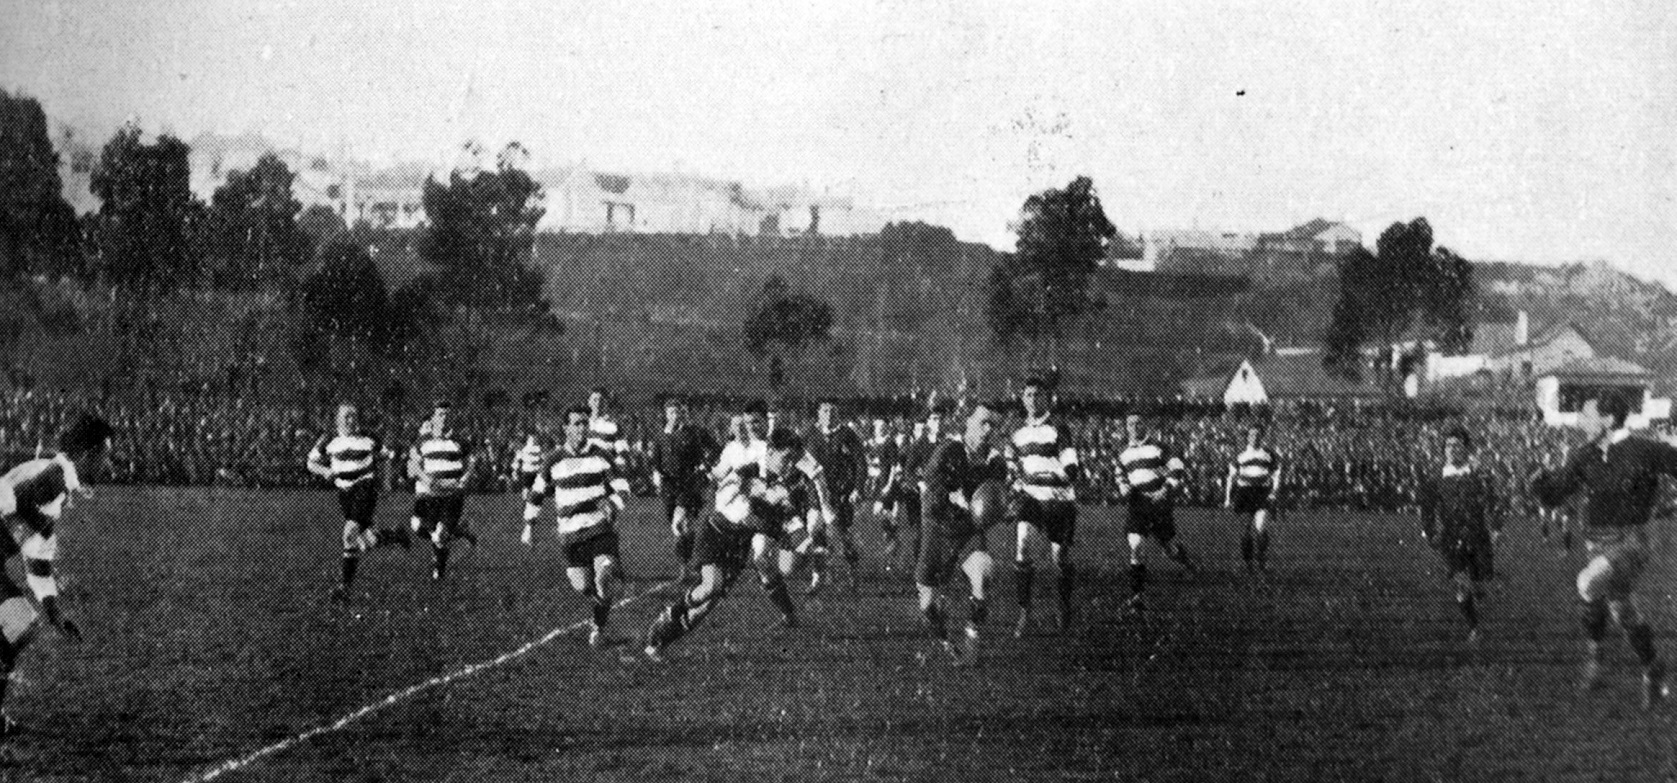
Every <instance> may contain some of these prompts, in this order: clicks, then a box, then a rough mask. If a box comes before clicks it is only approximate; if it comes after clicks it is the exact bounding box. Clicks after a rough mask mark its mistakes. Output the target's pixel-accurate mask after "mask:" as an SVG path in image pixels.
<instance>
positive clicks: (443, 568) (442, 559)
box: [431, 544, 448, 579]
mask: <svg viewBox="0 0 1677 783" xmlns="http://www.w3.org/2000/svg"><path fill="white" fill-rule="evenodd" d="M431 555H432V556H433V558H435V560H436V574H435V575H436V577H437V578H438V579H441V578H443V577H444V576H446V575H448V547H446V546H438V545H436V544H432V545H431Z"/></svg>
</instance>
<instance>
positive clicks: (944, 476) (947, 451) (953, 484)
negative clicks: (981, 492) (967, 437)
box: [921, 440, 1008, 520]
mask: <svg viewBox="0 0 1677 783" xmlns="http://www.w3.org/2000/svg"><path fill="white" fill-rule="evenodd" d="M1007 475H1008V470H1007V460H1006V459H1005V458H1004V457H1003V456H1002V455H1001V454H999V453H997V452H994V451H991V452H990V453H989V454H988V455H986V456H984V457H983V458H981V459H974V458H973V456H972V455H970V454H968V453H967V446H966V444H965V443H962V442H960V441H955V440H946V441H944V442H942V443H939V444H938V445H937V448H935V449H933V450H932V453H931V455H930V456H929V457H928V458H927V460H926V464H925V469H924V474H923V476H924V479H925V482H926V491H925V493H924V494H923V495H922V500H921V514H922V515H923V516H924V517H926V518H927V519H938V520H948V519H950V518H952V516H953V515H954V512H955V509H956V508H958V507H957V506H956V505H955V502H954V500H953V498H952V497H951V496H952V495H953V494H954V493H956V492H959V493H961V495H962V496H963V497H964V498H965V499H967V500H971V499H972V493H973V492H974V491H975V490H977V489H978V488H979V487H980V486H981V485H983V484H984V482H986V481H1005V480H1007Z"/></svg>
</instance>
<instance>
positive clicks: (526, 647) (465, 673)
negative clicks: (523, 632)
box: [184, 581, 675, 783]
mask: <svg viewBox="0 0 1677 783" xmlns="http://www.w3.org/2000/svg"><path fill="white" fill-rule="evenodd" d="M673 584H675V582H673V581H670V582H664V583H663V584H660V585H656V586H653V587H650V588H647V589H646V590H644V591H642V592H640V593H637V594H635V595H632V596H629V597H628V598H625V599H623V600H621V601H618V602H617V603H616V604H613V608H616V607H622V606H628V605H629V604H632V603H635V602H636V601H639V600H641V599H642V598H645V597H647V596H649V595H652V594H653V593H656V592H658V591H660V590H663V589H664V588H666V587H669V586H670V585H673ZM591 622H593V621H592V620H578V621H576V622H574V623H571V624H570V625H567V626H564V627H562V628H555V629H553V630H551V631H548V632H547V633H546V634H545V635H543V636H541V637H539V638H536V639H533V640H531V641H528V642H525V643H524V644H523V646H521V647H518V648H516V649H513V650H512V651H511V652H506V653H503V654H501V655H500V656H499V657H496V658H491V659H489V660H487V661H479V662H478V663H474V664H471V665H468V666H464V667H462V668H460V669H456V670H454V671H452V672H449V673H448V674H443V675H438V676H436V677H432V678H431V679H429V680H426V681H424V682H422V683H419V684H418V685H410V686H408V687H406V688H403V689H401V690H399V691H396V692H395V693H392V694H390V695H389V696H386V697H384V698H382V699H379V700H378V701H375V702H373V703H372V704H368V705H366V706H365V707H362V708H360V709H358V710H356V711H354V712H351V713H349V714H347V715H345V716H343V717H341V718H339V719H337V720H335V721H332V722H331V723H327V724H324V725H320V726H316V727H314V728H312V729H309V730H308V731H305V732H303V733H301V734H298V735H296V736H294V737H290V738H287V739H283V740H280V741H279V742H276V743H274V744H272V745H269V746H267V747H265V748H262V749H261V750H257V751H254V752H252V753H250V754H248V755H245V756H240V757H239V758H236V759H232V760H230V761H225V762H222V764H221V765H220V766H217V767H216V768H214V769H212V770H210V771H208V772H203V773H200V774H197V775H193V776H192V777H189V778H187V779H186V780H185V781H184V783H206V782H207V781H211V780H215V779H216V778H219V777H221V776H222V775H225V774H227V773H229V772H237V771H239V770H241V769H244V768H245V767H248V766H250V765H251V764H254V763H256V762H258V761H261V760H262V759H264V758H266V757H268V756H272V755H274V754H275V753H282V752H284V751H287V750H290V749H291V748H294V747H296V746H297V745H300V744H302V743H304V742H308V741H309V740H311V739H314V738H315V737H318V736H320V735H322V734H330V733H332V732H334V731H338V730H340V729H342V728H344V727H345V726H348V725H349V724H351V723H354V722H356V721H358V720H360V719H362V718H365V717H367V716H368V715H371V714H373V713H375V712H378V711H379V710H382V709H384V708H386V707H389V706H392V705H394V704H396V703H398V702H400V701H402V700H404V699H406V698H408V697H409V696H412V695H414V694H416V693H420V692H423V691H428V690H430V689H432V688H437V687H441V686H443V685H447V684H449V683H451V682H454V681H455V680H461V679H465V678H467V677H470V676H472V675H474V674H477V673H478V672H481V671H483V670H485V669H493V668H495V667H497V666H500V665H502V664H505V663H507V662H509V661H512V660H515V659H517V658H521V657H523V656H524V655H526V654H528V653H529V652H530V651H531V650H534V649H536V648H537V647H541V646H542V645H545V644H547V643H549V642H551V641H553V640H554V639H557V638H559V637H561V636H564V635H565V634H568V633H570V632H572V631H577V630H581V629H582V628H583V626H586V625H588V624H589V623H591Z"/></svg>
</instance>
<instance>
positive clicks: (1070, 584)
mask: <svg viewBox="0 0 1677 783" xmlns="http://www.w3.org/2000/svg"><path fill="white" fill-rule="evenodd" d="M1056 586H1057V587H1058V588H1059V589H1058V592H1059V594H1060V612H1061V613H1062V614H1064V613H1067V612H1070V611H1071V594H1072V591H1073V590H1076V589H1077V566H1075V565H1072V564H1071V563H1061V564H1060V578H1059V581H1058V583H1057V585H1056Z"/></svg>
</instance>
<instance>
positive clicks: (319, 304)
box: [303, 239, 389, 348]
mask: <svg viewBox="0 0 1677 783" xmlns="http://www.w3.org/2000/svg"><path fill="white" fill-rule="evenodd" d="M320 256H321V258H320V268H319V269H317V270H316V271H315V272H314V274H312V275H310V276H309V278H308V279H307V280H306V281H304V284H303V306H304V307H305V308H306V309H307V310H308V313H309V315H310V319H311V322H312V323H313V324H314V325H315V326H316V327H317V328H318V329H319V331H320V332H321V333H322V334H323V335H325V336H327V337H330V338H331V339H333V340H336V341H343V342H349V343H353V344H356V345H358V346H363V347H368V348H371V347H373V346H374V345H375V344H377V342H378V339H377V338H378V337H379V336H380V334H381V331H382V324H383V323H384V321H385V312H386V310H387V307H388V304H389V294H388V292H387V291H386V290H385V287H384V277H383V276H382V275H380V274H379V271H378V266H377V265H376V264H374V263H373V257H372V255H371V254H369V253H368V252H367V248H365V247H362V246H361V245H360V244H358V243H356V242H353V241H350V240H348V239H340V240H336V241H334V242H332V243H331V244H328V245H327V246H326V247H325V248H323V249H322V250H321V254H320Z"/></svg>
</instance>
